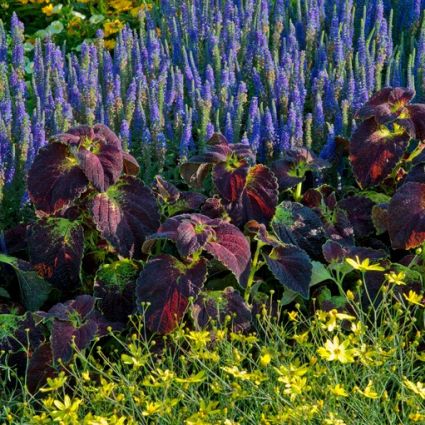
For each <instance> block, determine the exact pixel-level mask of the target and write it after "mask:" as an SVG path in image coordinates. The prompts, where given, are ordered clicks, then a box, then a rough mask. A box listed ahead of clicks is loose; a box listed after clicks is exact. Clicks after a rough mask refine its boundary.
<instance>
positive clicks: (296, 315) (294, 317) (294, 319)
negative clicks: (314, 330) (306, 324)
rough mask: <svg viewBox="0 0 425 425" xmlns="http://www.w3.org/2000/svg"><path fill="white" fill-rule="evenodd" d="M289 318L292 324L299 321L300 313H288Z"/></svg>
mask: <svg viewBox="0 0 425 425" xmlns="http://www.w3.org/2000/svg"><path fill="white" fill-rule="evenodd" d="M288 316H289V320H290V321H291V322H296V321H298V318H297V317H298V311H289V312H288Z"/></svg>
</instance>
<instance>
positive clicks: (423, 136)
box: [398, 104, 425, 141]
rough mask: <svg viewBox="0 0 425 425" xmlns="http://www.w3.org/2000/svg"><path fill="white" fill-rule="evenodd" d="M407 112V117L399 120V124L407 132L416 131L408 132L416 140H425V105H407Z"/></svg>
mask: <svg viewBox="0 0 425 425" xmlns="http://www.w3.org/2000/svg"><path fill="white" fill-rule="evenodd" d="M405 110H407V112H408V113H407V114H406V115H407V117H406V118H403V119H399V120H398V122H399V124H400V125H403V126H404V127H406V130H409V129H411V128H413V130H414V131H410V132H409V131H408V132H409V134H410V135H411V136H412V137H413V138H414V139H417V140H420V141H423V140H425V105H423V104H413V105H407V106H406V108H405Z"/></svg>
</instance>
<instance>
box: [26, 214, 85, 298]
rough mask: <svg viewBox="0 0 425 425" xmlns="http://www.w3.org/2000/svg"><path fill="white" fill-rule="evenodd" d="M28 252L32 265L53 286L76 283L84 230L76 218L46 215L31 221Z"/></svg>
mask: <svg viewBox="0 0 425 425" xmlns="http://www.w3.org/2000/svg"><path fill="white" fill-rule="evenodd" d="M28 252H29V256H30V261H31V264H32V265H33V267H34V269H35V270H37V272H38V273H39V275H40V276H42V277H43V278H45V279H46V280H48V281H49V282H50V283H52V284H53V285H54V286H56V287H57V288H61V289H64V290H69V291H72V290H74V289H75V288H77V287H78V286H79V285H80V283H81V264H82V259H83V252H84V231H83V228H82V226H81V225H80V224H79V223H78V222H77V221H70V220H67V219H65V218H48V219H43V220H40V221H38V222H37V223H35V224H33V225H31V226H30V227H29V229H28Z"/></svg>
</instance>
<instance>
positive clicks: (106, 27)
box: [103, 19, 124, 37]
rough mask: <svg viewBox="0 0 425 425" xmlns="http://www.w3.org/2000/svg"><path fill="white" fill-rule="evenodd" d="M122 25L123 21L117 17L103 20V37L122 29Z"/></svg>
mask: <svg viewBox="0 0 425 425" xmlns="http://www.w3.org/2000/svg"><path fill="white" fill-rule="evenodd" d="M123 27H124V23H123V22H121V21H120V20H119V19H114V20H113V21H109V22H105V23H104V24H103V32H104V34H105V37H109V36H110V35H111V34H115V33H117V32H119V31H120V30H122V29H123Z"/></svg>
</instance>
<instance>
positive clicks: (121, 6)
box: [109, 0, 133, 12]
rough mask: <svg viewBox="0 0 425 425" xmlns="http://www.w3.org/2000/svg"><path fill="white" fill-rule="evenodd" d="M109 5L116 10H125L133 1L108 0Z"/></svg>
mask: <svg viewBox="0 0 425 425" xmlns="http://www.w3.org/2000/svg"><path fill="white" fill-rule="evenodd" d="M109 5H110V6H112V7H113V8H114V9H115V10H116V11H117V12H125V11H126V10H129V9H131V7H132V6H133V3H132V2H131V0H110V1H109Z"/></svg>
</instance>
